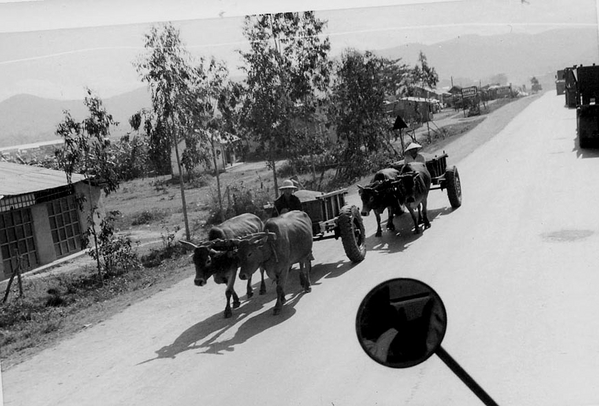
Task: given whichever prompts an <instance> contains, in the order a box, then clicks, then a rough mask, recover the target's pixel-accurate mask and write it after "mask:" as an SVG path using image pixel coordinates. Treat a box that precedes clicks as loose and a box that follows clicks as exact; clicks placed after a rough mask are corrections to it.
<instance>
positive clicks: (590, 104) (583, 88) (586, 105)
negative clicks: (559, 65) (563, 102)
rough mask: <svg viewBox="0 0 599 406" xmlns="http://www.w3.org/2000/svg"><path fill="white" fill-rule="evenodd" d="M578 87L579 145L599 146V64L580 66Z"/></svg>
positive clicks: (577, 70)
mask: <svg viewBox="0 0 599 406" xmlns="http://www.w3.org/2000/svg"><path fill="white" fill-rule="evenodd" d="M576 88H577V92H578V94H577V98H576V132H577V134H578V146H579V147H580V148H583V149H584V148H599V66H595V64H593V65H592V66H582V65H580V66H578V67H577V68H576Z"/></svg>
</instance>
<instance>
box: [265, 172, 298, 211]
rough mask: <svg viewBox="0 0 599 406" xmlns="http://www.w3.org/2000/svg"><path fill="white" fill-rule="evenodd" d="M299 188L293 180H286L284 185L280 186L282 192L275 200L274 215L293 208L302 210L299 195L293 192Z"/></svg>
mask: <svg viewBox="0 0 599 406" xmlns="http://www.w3.org/2000/svg"><path fill="white" fill-rule="evenodd" d="M296 189H297V186H295V184H294V183H293V181H292V180H289V179H288V180H286V181H284V182H283V185H282V186H281V187H280V188H279V190H280V191H281V192H282V194H281V196H279V197H278V198H277V200H275V202H274V206H275V209H274V210H273V213H272V216H273V217H277V216H278V215H280V214H283V213H287V212H288V211H291V210H301V209H302V203H301V202H300V199H298V197H297V196H295V195H294V194H293V192H295V191H296Z"/></svg>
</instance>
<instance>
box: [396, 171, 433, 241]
mask: <svg viewBox="0 0 599 406" xmlns="http://www.w3.org/2000/svg"><path fill="white" fill-rule="evenodd" d="M399 172H400V174H399V176H398V177H397V180H396V181H394V182H393V183H394V185H395V190H396V195H397V198H398V200H399V204H400V205H402V206H404V207H405V208H406V209H407V210H408V211H409V212H410V215H411V216H412V220H413V221H414V234H419V233H420V226H419V224H420V223H421V222H424V228H425V229H427V228H429V227H430V226H431V223H430V222H429V220H428V215H427V210H426V201H427V198H428V192H429V190H430V187H431V174H430V173H429V171H428V170H427V169H426V165H425V164H423V163H420V162H410V163H407V164H404V165H402V166H401V167H400V168H399ZM414 210H418V212H419V213H418V217H421V218H417V217H416V213H415V212H414Z"/></svg>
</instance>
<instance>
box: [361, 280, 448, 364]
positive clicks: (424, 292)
mask: <svg viewBox="0 0 599 406" xmlns="http://www.w3.org/2000/svg"><path fill="white" fill-rule="evenodd" d="M446 329H447V313H446V311H445V306H444V305H443V302H442V301H441V298H440V297H439V295H438V294H437V292H435V291H434V290H433V289H432V288H431V287H430V286H428V285H426V284H425V283H423V282H420V281H417V280H415V279H408V278H398V279H392V280H390V281H387V282H383V283H381V284H380V285H378V286H376V287H375V288H374V289H372V290H371V291H370V292H369V293H368V294H367V295H366V297H365V298H364V300H362V303H361V304H360V307H359V308H358V315H357V317H356V332H357V334H358V340H359V341H360V345H361V346H362V348H363V349H364V351H365V352H366V354H368V355H369V356H370V357H371V358H372V359H373V360H375V361H376V362H378V363H380V364H383V365H385V366H388V367H392V368H409V367H412V366H414V365H417V364H420V363H421V362H423V361H425V360H427V359H428V358H429V357H430V356H431V355H433V354H434V353H435V351H437V349H438V348H439V346H440V345H441V341H443V337H444V336H445V330H446Z"/></svg>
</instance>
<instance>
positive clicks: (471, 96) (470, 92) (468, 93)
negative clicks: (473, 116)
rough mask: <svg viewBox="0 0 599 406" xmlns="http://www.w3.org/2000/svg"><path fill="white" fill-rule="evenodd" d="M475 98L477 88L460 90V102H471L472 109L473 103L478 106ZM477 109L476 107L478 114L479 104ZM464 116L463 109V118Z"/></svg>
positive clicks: (471, 87)
mask: <svg viewBox="0 0 599 406" xmlns="http://www.w3.org/2000/svg"><path fill="white" fill-rule="evenodd" d="M477 96H478V88H477V87H476V86H470V87H465V88H463V89H462V101H464V100H465V99H468V100H472V107H474V103H475V102H476V103H478V104H479V101H478V97H477ZM464 104H465V103H464ZM469 104H470V103H469ZM463 107H465V106H463ZM477 107H478V111H479V114H480V104H479V105H478V106H477ZM465 116H466V109H465V108H464V117H465Z"/></svg>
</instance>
